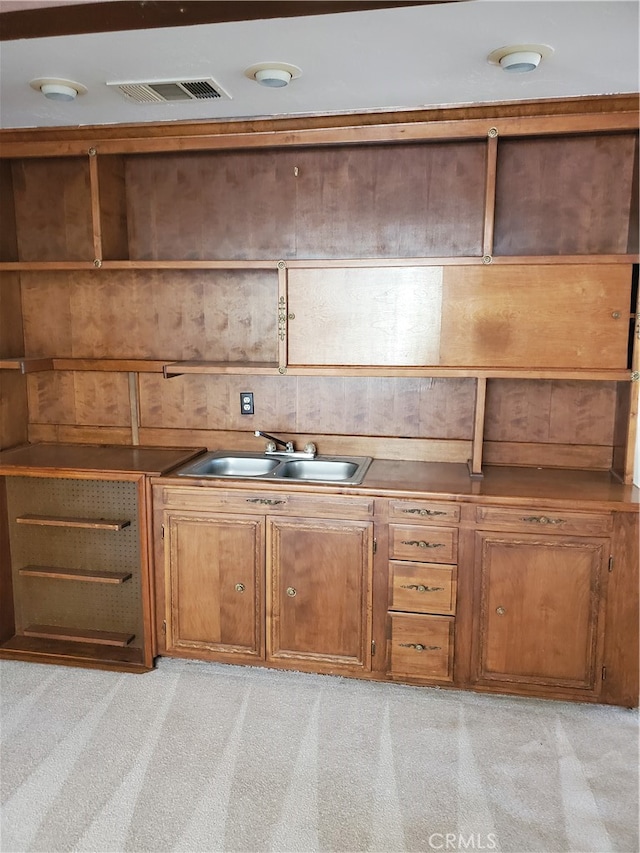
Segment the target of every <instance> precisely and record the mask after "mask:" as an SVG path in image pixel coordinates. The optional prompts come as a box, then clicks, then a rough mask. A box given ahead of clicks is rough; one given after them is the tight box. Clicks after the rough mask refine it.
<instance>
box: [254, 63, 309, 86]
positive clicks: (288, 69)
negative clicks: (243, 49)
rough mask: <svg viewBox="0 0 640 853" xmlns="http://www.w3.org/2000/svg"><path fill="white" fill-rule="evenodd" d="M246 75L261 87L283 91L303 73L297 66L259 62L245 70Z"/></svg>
mask: <svg viewBox="0 0 640 853" xmlns="http://www.w3.org/2000/svg"><path fill="white" fill-rule="evenodd" d="M244 73H245V76H246V77H248V78H249V80H255V81H256V83H260V85H261V86H267V87H268V88H270V89H282V88H283V87H284V86H288V85H289V83H290V82H291V81H292V80H295V78H296V77H299V76H300V75H301V74H302V71H301V70H300V69H299V68H298V66H297V65H290V64H289V63H288V62H258V63H257V64H256V65H251V66H249V68H245V70H244Z"/></svg>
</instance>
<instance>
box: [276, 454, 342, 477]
mask: <svg viewBox="0 0 640 853" xmlns="http://www.w3.org/2000/svg"><path fill="white" fill-rule="evenodd" d="M357 470H358V463H357V462H346V461H344V460H337V459H292V460H290V461H289V462H283V463H282V466H281V467H280V470H279V472H278V476H279V477H286V478H287V479H288V480H330V481H331V482H342V481H344V480H350V479H351V477H353V475H354V474H355V473H356V471H357Z"/></svg>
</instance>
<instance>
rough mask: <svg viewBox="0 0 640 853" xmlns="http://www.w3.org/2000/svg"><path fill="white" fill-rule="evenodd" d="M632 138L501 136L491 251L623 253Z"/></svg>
mask: <svg viewBox="0 0 640 853" xmlns="http://www.w3.org/2000/svg"><path fill="white" fill-rule="evenodd" d="M635 137H636V135H635V134H633V133H624V134H611V135H607V136H605V135H590V136H573V137H546V138H542V139H533V138H528V139H505V140H501V141H500V142H499V144H498V171H497V191H496V214H495V233H494V254H495V255H561V254H566V255H589V254H592V255H593V254H604V255H606V254H618V253H620V254H624V253H625V252H627V251H628V248H627V242H628V234H629V225H630V216H631V213H632V201H633V200H632V182H633V170H634V151H635V145H636V139H635ZM636 207H637V204H636Z"/></svg>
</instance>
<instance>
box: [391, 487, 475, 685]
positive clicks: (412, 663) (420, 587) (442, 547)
mask: <svg viewBox="0 0 640 853" xmlns="http://www.w3.org/2000/svg"><path fill="white" fill-rule="evenodd" d="M459 521H460V507H459V506H457V505H456V504H450V503H438V502H431V501H430V502H427V501H406V500H398V501H390V502H389V637H390V660H389V675H390V677H391V678H398V679H403V680H407V679H410V680H416V681H434V682H439V681H442V682H451V681H452V680H453V640H454V623H455V612H456V586H457V573H458V567H457V560H458V529H457V527H452V526H450V525H454V524H456V525H457V524H458V522H459Z"/></svg>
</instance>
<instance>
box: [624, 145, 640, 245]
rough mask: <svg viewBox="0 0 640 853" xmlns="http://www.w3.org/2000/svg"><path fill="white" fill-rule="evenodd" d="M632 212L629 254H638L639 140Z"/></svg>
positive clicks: (639, 242)
mask: <svg viewBox="0 0 640 853" xmlns="http://www.w3.org/2000/svg"><path fill="white" fill-rule="evenodd" d="M630 210H631V216H630V217H629V242H628V245H627V252H629V253H635V254H637V253H638V251H640V146H639V140H638V139H637V138H636V149H635V153H634V159H633V176H632V178H631V204H630Z"/></svg>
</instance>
